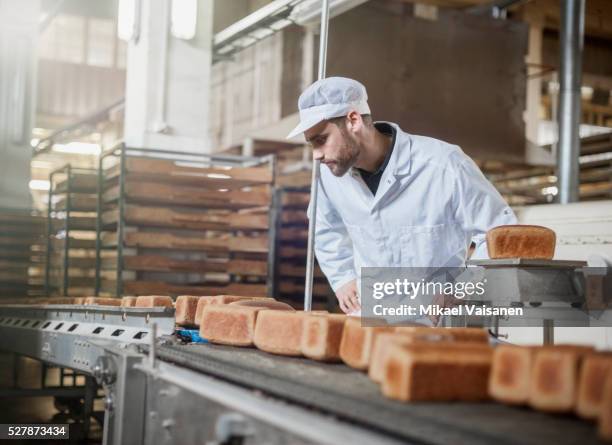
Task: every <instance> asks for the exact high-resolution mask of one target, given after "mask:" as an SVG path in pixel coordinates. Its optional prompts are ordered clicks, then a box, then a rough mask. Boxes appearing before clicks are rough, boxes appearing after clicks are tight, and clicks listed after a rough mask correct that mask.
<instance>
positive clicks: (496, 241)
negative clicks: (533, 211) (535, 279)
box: [487, 225, 556, 260]
mask: <svg viewBox="0 0 612 445" xmlns="http://www.w3.org/2000/svg"><path fill="white" fill-rule="evenodd" d="M555 243H556V235H555V232H553V231H552V230H550V229H549V228H546V227H542V226H528V225H508V226H499V227H495V228H494V229H491V230H489V231H488V232H487V249H488V251H489V257H490V258H493V259H498V258H526V259H542V260H550V259H552V258H553V256H554V255H555Z"/></svg>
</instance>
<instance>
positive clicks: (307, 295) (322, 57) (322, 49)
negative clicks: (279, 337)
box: [304, 0, 329, 311]
mask: <svg viewBox="0 0 612 445" xmlns="http://www.w3.org/2000/svg"><path fill="white" fill-rule="evenodd" d="M321 3H322V6H321V35H320V38H319V80H321V79H324V78H325V65H326V62H327V33H328V29H329V0H322V2H321ZM320 168H321V163H320V162H319V161H317V160H315V159H314V155H313V160H312V180H311V183H310V219H309V221H308V251H307V253H306V283H305V285H304V310H305V311H310V310H312V284H313V283H312V281H313V277H314V242H315V227H316V224H317V196H318V193H319V174H320V173H319V172H320Z"/></svg>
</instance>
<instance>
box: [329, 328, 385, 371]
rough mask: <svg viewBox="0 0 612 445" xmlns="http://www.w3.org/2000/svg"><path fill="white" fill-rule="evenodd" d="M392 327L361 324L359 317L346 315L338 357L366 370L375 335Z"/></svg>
mask: <svg viewBox="0 0 612 445" xmlns="http://www.w3.org/2000/svg"><path fill="white" fill-rule="evenodd" d="M394 329H395V328H393V327H390V326H361V319H360V318H359V317H348V318H347V319H346V322H345V323H344V330H343V332H342V340H341V341H340V358H341V359H342V361H343V362H344V363H346V364H347V365H349V366H350V367H352V368H355V369H360V370H364V371H365V370H367V369H368V366H369V364H370V354H371V352H372V346H373V345H374V339H375V338H376V335H377V334H379V333H381V332H392V331H393V330H394Z"/></svg>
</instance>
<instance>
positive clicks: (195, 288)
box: [101, 280, 267, 297]
mask: <svg viewBox="0 0 612 445" xmlns="http://www.w3.org/2000/svg"><path fill="white" fill-rule="evenodd" d="M116 286H117V283H116V282H114V281H110V280H108V281H107V280H103V281H102V286H101V290H102V292H104V293H110V294H112V293H114V292H115V289H116ZM123 294H124V295H172V296H176V295H199V296H206V295H243V296H249V297H265V296H266V295H267V286H266V285H265V284H243V283H230V284H228V285H225V286H207V285H196V284H173V283H166V282H163V281H124V282H123Z"/></svg>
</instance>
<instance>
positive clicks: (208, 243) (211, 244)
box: [101, 232, 228, 252]
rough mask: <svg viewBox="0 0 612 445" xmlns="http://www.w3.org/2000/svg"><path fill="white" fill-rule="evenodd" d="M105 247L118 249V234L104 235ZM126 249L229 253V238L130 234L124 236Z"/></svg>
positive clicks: (169, 234)
mask: <svg viewBox="0 0 612 445" xmlns="http://www.w3.org/2000/svg"><path fill="white" fill-rule="evenodd" d="M101 240H102V246H103V247H117V233H104V234H102V237H101ZM123 244H124V246H126V247H140V248H147V249H166V250H192V251H196V252H227V251H228V237H227V236H224V237H217V238H204V237H198V236H178V235H175V234H172V233H166V232H128V233H126V234H124V237H123Z"/></svg>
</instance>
